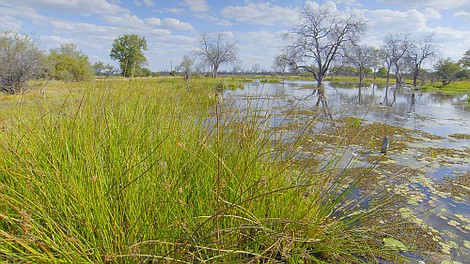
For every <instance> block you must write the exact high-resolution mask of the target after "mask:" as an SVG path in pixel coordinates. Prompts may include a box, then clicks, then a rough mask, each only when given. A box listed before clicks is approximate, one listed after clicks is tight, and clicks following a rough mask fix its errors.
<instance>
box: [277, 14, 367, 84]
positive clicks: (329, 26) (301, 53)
mask: <svg viewBox="0 0 470 264" xmlns="http://www.w3.org/2000/svg"><path fill="white" fill-rule="evenodd" d="M300 16H301V23H300V24H299V25H298V26H296V27H295V28H294V29H293V30H292V31H291V32H290V33H288V34H287V35H286V37H287V39H288V41H289V43H290V44H289V45H288V46H287V47H286V51H287V54H289V57H288V58H289V60H290V63H291V65H294V66H295V68H303V69H304V70H306V71H308V72H310V73H312V74H313V77H314V78H315V80H316V81H317V86H319V87H320V86H322V83H323V78H324V77H325V76H326V75H327V74H328V71H329V69H330V67H331V66H332V62H333V60H334V59H335V58H336V56H337V55H338V54H339V52H340V48H341V46H343V45H344V44H345V43H348V42H353V41H357V40H358V38H359V36H360V35H361V34H363V33H364V31H365V28H366V23H365V21H364V20H363V19H361V18H357V16H355V15H354V14H353V13H339V12H331V11H328V10H327V9H325V8H322V7H319V8H312V7H309V6H305V7H304V9H303V10H302V11H301V13H300Z"/></svg>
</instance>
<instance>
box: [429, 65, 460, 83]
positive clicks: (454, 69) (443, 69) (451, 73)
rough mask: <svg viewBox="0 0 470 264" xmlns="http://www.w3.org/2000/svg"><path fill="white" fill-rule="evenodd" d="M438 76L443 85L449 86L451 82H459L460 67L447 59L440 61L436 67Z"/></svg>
mask: <svg viewBox="0 0 470 264" xmlns="http://www.w3.org/2000/svg"><path fill="white" fill-rule="evenodd" d="M435 68H436V75H437V78H438V79H439V80H441V81H442V84H443V85H448V84H450V83H451V82H453V81H455V80H457V79H458V78H457V73H458V72H459V71H460V69H461V68H460V65H459V64H458V63H456V62H453V61H451V60H450V58H447V59H445V60H440V61H439V62H438V63H437V64H436V66H435Z"/></svg>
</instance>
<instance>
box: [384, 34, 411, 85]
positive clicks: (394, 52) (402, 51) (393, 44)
mask: <svg viewBox="0 0 470 264" xmlns="http://www.w3.org/2000/svg"><path fill="white" fill-rule="evenodd" d="M410 46H411V42H410V41H409V40H408V36H407V35H403V36H402V35H398V34H391V35H389V36H388V37H387V39H386V40H385V45H384V46H383V48H382V50H383V51H384V56H385V66H386V68H387V86H389V84H390V71H391V70H392V67H393V68H394V70H395V81H396V85H397V86H399V85H400V82H401V80H400V69H401V68H400V66H401V64H400V62H401V61H400V60H401V59H402V58H403V57H404V56H405V55H406V52H407V50H408V48H409V47H410Z"/></svg>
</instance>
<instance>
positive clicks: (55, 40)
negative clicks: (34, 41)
mask: <svg viewBox="0 0 470 264" xmlns="http://www.w3.org/2000/svg"><path fill="white" fill-rule="evenodd" d="M41 40H42V41H44V42H47V43H51V44H52V45H51V47H58V46H59V45H61V44H65V43H76V40H75V39H73V38H64V37H61V36H52V35H51V36H41Z"/></svg>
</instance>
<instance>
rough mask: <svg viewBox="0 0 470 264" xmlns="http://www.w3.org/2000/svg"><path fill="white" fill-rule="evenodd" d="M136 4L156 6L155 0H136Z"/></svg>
mask: <svg viewBox="0 0 470 264" xmlns="http://www.w3.org/2000/svg"><path fill="white" fill-rule="evenodd" d="M134 4H135V5H136V6H154V5H155V2H154V1H153V0H135V1H134Z"/></svg>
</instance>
